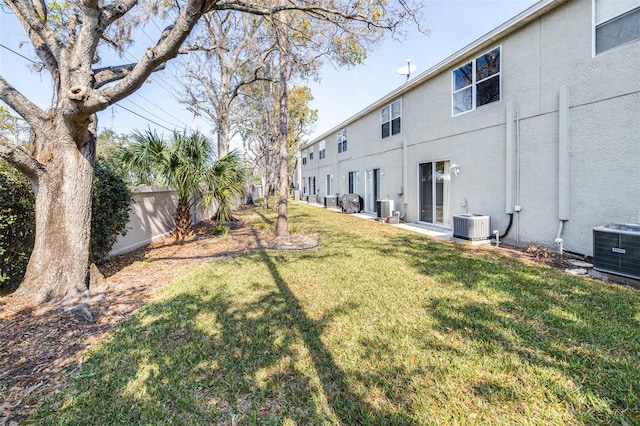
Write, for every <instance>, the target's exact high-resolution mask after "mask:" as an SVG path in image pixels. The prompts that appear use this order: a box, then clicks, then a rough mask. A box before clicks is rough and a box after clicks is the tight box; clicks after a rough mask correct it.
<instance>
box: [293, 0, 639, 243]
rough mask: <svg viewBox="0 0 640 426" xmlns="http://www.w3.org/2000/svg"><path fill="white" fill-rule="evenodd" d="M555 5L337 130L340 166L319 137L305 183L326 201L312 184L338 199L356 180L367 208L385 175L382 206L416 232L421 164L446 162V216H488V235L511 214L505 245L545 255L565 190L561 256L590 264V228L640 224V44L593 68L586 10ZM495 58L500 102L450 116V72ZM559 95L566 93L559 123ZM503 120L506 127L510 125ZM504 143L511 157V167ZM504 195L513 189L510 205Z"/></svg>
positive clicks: (581, 1) (596, 60)
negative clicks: (398, 123) (386, 123)
mask: <svg viewBox="0 0 640 426" xmlns="http://www.w3.org/2000/svg"><path fill="white" fill-rule="evenodd" d="M557 4H559V6H558V7H556V8H554V9H552V10H550V11H548V12H546V13H544V14H541V15H540V16H537V17H535V19H529V18H527V20H526V25H524V26H522V27H519V28H518V29H517V30H515V31H513V32H510V33H508V34H507V35H504V36H499V35H494V36H492V37H488V38H486V39H484V40H483V41H482V42H478V43H476V44H472V46H475V48H473V49H472V48H469V49H467V50H465V52H466V53H465V54H464V55H459V56H458V57H456V58H455V60H452V61H451V62H450V63H448V64H445V65H446V66H440V68H438V70H439V71H437V72H436V71H434V72H433V73H431V74H429V72H427V73H426V75H427V77H425V78H423V79H422V80H420V76H419V77H417V80H418V83H415V84H414V86H415V87H411V88H410V89H408V91H406V92H405V93H401V92H402V90H401V89H400V91H399V93H398V94H397V95H393V96H389V97H388V99H385V100H384V101H383V102H381V103H380V104H377V105H374V106H372V109H370V110H369V112H368V113H366V114H360V115H359V116H358V117H357V119H356V120H355V121H351V122H350V121H348V122H346V123H343V125H341V126H340V128H341V127H347V129H348V136H349V139H348V141H349V142H348V143H349V145H348V152H347V153H341V154H337V149H336V137H337V133H333V134H331V135H329V136H326V141H327V142H326V146H327V157H326V159H324V160H317V153H316V154H315V155H316V156H315V157H314V161H313V162H312V164H311V166H309V164H308V165H307V167H303V169H302V170H303V171H302V173H303V176H306V177H308V176H312V175H314V174H315V175H316V176H318V178H317V183H318V187H319V189H320V190H321V191H324V188H323V185H322V180H321V178H322V177H323V176H324V175H326V174H328V173H329V171H330V170H333V173H334V174H335V177H334V182H335V184H336V186H335V188H336V192H339V193H344V192H346V190H347V184H348V180H347V179H345V178H342V176H347V175H348V172H349V171H357V172H359V173H361V181H362V182H361V185H360V187H359V191H358V192H359V193H360V195H362V196H364V187H363V185H364V182H363V179H364V174H363V173H364V171H365V170H367V169H372V168H378V169H380V171H381V173H382V174H383V178H382V179H381V194H380V195H381V196H382V197H389V198H392V199H394V200H395V201H396V208H397V209H400V208H399V206H401V205H402V203H403V201H406V203H407V210H406V220H407V221H409V222H417V221H418V220H419V205H418V204H419V194H418V191H419V184H418V167H419V164H421V163H425V162H435V161H445V160H447V161H450V163H451V164H453V163H456V164H458V165H460V168H461V171H460V174H459V175H457V176H455V175H453V174H451V176H450V177H449V178H450V179H451V180H450V183H451V185H450V198H449V206H450V213H451V215H454V214H459V213H465V212H469V213H478V214H487V215H490V216H491V219H492V229H498V230H500V231H501V232H502V231H504V230H505V228H506V226H507V224H508V223H509V215H508V214H507V212H508V211H511V210H513V207H514V206H515V204H518V205H520V206H521V212H519V213H516V214H515V216H514V225H513V226H512V229H511V231H510V233H509V235H508V236H507V241H509V242H514V243H515V242H517V243H519V244H521V245H524V244H538V245H542V246H547V247H552V248H555V244H554V240H555V238H556V233H557V232H558V227H559V224H560V218H561V217H560V216H559V212H560V199H559V197H560V194H561V193H562V191H560V185H561V183H560V182H561V181H565V180H566V182H568V184H567V185H566V186H565V187H563V189H566V191H567V192H568V198H567V200H568V203H567V206H568V209H567V212H566V215H567V218H568V220H567V221H566V222H564V230H563V235H562V237H563V239H564V247H565V249H566V250H570V251H575V252H578V253H583V254H587V255H591V254H592V228H593V227H595V226H598V225H604V224H607V223H617V222H618V223H619V222H626V223H640V78H639V77H638V75H639V74H638V70H640V41H639V42H635V43H631V44H629V45H626V46H621V47H619V48H617V49H614V50H611V51H609V52H605V53H602V54H600V55H597V56H595V57H594V56H593V54H592V48H593V39H592V31H593V27H592V6H593V3H592V0H573V1H568V2H558V3H557ZM523 22H524V21H523ZM498 46H500V47H501V100H500V101H499V102H494V103H491V104H489V105H486V106H483V107H480V108H478V109H477V110H475V111H470V112H467V113H464V114H461V115H458V116H455V117H454V116H452V114H451V72H452V71H453V70H454V69H456V68H457V67H459V66H461V65H463V64H464V63H466V62H468V61H471V60H473V59H474V58H476V57H477V56H479V55H481V54H483V53H485V52H487V51H489V50H491V49H493V48H495V47H498ZM561 91H565V92H566V93H568V106H567V108H566V109H564V110H563V112H562V114H561V111H560V108H561V106H560V92H561ZM398 97H401V98H402V133H401V134H400V135H395V136H391V137H388V138H385V139H381V138H380V134H379V133H380V115H379V114H380V108H381V107H382V106H384V105H386V104H388V103H390V102H392V101H393V100H395V99H397V98H398ZM509 111H512V112H513V121H510V122H507V116H508V113H509ZM565 112H566V117H567V119H566V121H565V123H566V124H567V125H568V132H567V133H566V134H567V135H568V138H566V141H567V142H566V143H567V144H568V145H567V146H568V153H569V156H568V161H567V163H566V165H567V166H568V167H566V171H564V172H563V171H562V170H564V169H563V168H561V167H560V166H559V161H560V160H559V158H560V157H559V145H560V141H561V140H565V139H561V137H560V132H561V125H560V121H561V117H562V116H563V115H565ZM510 140H511V141H513V144H512V145H511V146H512V148H513V156H512V157H511V158H509V159H508V158H507V153H508V152H512V151H509V150H508V144H509V143H510V142H509V141H510ZM403 141H405V143H406V149H407V151H406V153H404V152H403ZM314 143H315V141H314ZM405 157H406V159H407V160H406V164H405V163H404V160H403V159H404V158H405ZM404 167H406V171H405V170H404ZM512 169H513V170H514V171H513V173H511V170H512ZM516 170H517V171H519V173H516V172H515V171H516ZM403 173H406V177H407V179H406V180H407V181H406V183H404V182H403ZM338 183H339V185H340V186H338ZM338 188H339V189H338ZM400 188H402V190H403V193H404V196H401V195H400V194H399V192H400ZM507 188H513V191H512V193H511V194H513V197H510V196H507V194H506V191H507ZM462 200H466V207H463V206H462V205H461V202H462ZM508 202H512V203H513V204H514V205H507V203H508Z"/></svg>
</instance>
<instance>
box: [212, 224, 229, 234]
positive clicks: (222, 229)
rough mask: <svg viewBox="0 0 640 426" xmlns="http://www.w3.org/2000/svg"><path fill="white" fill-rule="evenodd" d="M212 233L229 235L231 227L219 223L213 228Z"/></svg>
mask: <svg viewBox="0 0 640 426" xmlns="http://www.w3.org/2000/svg"><path fill="white" fill-rule="evenodd" d="M211 233H212V234H213V235H227V234H228V233H229V227H227V226H224V225H220V224H218V225H216V227H215V228H213V230H212V231H211Z"/></svg>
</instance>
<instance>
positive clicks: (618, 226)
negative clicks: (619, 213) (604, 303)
mask: <svg viewBox="0 0 640 426" xmlns="http://www.w3.org/2000/svg"><path fill="white" fill-rule="evenodd" d="M593 268H594V269H596V270H598V271H601V272H609V273H612V274H616V275H622V276H625V277H629V278H635V279H640V225H637V224H623V223H612V224H609V225H604V226H598V227H596V228H593Z"/></svg>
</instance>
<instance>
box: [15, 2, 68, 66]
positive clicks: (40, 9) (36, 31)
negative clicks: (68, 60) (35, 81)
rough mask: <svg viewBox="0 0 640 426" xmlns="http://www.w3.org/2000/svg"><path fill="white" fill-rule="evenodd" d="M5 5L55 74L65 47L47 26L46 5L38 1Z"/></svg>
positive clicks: (39, 55)
mask: <svg viewBox="0 0 640 426" xmlns="http://www.w3.org/2000/svg"><path fill="white" fill-rule="evenodd" d="M36 2H37V5H38V6H37V7H36V6H35V5H36ZM5 3H6V4H7V5H8V6H9V7H10V8H11V10H12V11H13V12H14V13H15V15H16V17H17V18H18V20H19V21H20V23H21V24H22V26H23V27H24V28H25V30H26V31H27V35H28V36H29V39H30V40H31V43H32V44H33V47H34V49H35V51H36V53H37V54H38V57H39V58H40V59H41V60H42V62H43V63H44V65H45V67H46V68H47V69H48V70H49V71H50V72H51V73H52V74H53V72H54V71H55V70H56V69H57V67H58V63H59V61H60V53H61V51H62V49H63V48H64V46H63V44H62V42H61V41H60V39H59V38H58V36H57V35H56V33H55V32H54V31H53V30H51V29H50V28H49V27H48V26H47V25H46V19H47V16H46V15H47V14H46V10H47V9H46V5H44V4H43V3H40V2H38V0H35V2H30V1H24V2H23V1H19V0H18V1H16V0H5Z"/></svg>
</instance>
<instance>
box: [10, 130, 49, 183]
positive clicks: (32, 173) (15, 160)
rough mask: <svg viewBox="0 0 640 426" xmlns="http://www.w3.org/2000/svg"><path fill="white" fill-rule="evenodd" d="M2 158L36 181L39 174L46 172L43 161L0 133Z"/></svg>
mask: <svg viewBox="0 0 640 426" xmlns="http://www.w3.org/2000/svg"><path fill="white" fill-rule="evenodd" d="M0 158H2V159H4V160H6V161H7V162H8V163H9V164H11V165H12V166H13V167H14V168H15V169H16V170H18V171H19V172H21V173H22V174H24V175H25V176H26V177H27V178H29V180H31V181H32V182H34V183H35V182H37V180H38V176H39V175H40V174H41V173H44V172H45V169H44V166H43V165H42V164H41V163H39V162H38V161H37V160H36V159H35V158H33V157H32V156H30V155H29V154H27V153H26V152H24V150H22V148H20V146H18V145H16V144H15V143H13V142H12V141H10V140H9V139H7V137H6V136H4V135H0Z"/></svg>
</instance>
